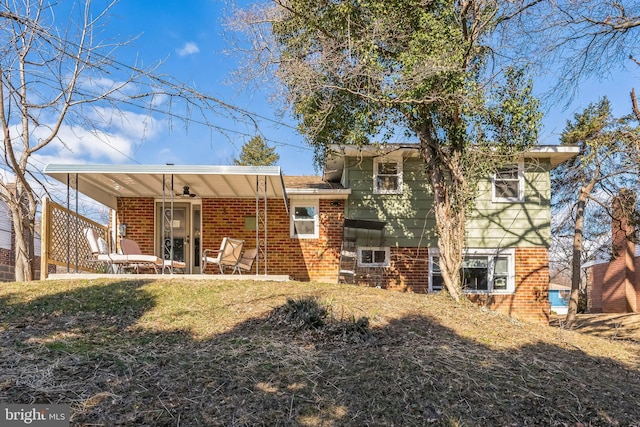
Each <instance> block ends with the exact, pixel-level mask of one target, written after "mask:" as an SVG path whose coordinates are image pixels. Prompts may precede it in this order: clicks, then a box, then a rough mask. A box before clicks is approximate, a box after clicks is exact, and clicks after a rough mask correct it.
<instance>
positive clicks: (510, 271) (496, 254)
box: [429, 249, 515, 293]
mask: <svg viewBox="0 0 640 427" xmlns="http://www.w3.org/2000/svg"><path fill="white" fill-rule="evenodd" d="M430 252H431V255H430V256H429V292H437V291H439V290H442V288H443V287H444V282H443V279H442V273H441V270H440V264H439V263H440V257H439V255H438V251H437V250H435V249H431V251H430ZM514 263H515V255H514V251H513V249H503V250H494V249H474V250H471V249H469V250H467V251H465V254H464V258H463V261H462V267H461V268H460V280H461V282H462V290H463V292H468V293H513V292H514V290H515V265H514Z"/></svg>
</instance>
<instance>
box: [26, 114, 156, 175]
mask: <svg viewBox="0 0 640 427" xmlns="http://www.w3.org/2000/svg"><path fill="white" fill-rule="evenodd" d="M86 119H87V120H88V121H89V122H90V125H89V126H91V127H88V126H87V125H85V124H83V125H79V124H75V125H63V126H62V127H61V128H60V130H59V131H58V135H57V138H56V139H55V140H54V141H52V142H51V143H50V144H49V145H48V146H47V147H45V148H43V149H42V150H40V151H39V152H38V153H34V155H32V158H33V160H34V161H35V162H37V163H39V164H40V165H44V164H47V163H64V164H69V163H87V162H90V163H129V162H131V160H132V158H133V157H134V156H135V152H136V151H137V150H138V149H139V147H140V145H141V144H142V143H144V142H145V141H149V142H150V141H153V139H155V138H156V137H158V136H159V135H161V133H162V132H163V130H164V129H165V122H164V121H162V120H156V119H154V118H153V117H151V116H149V115H147V114H137V113H132V112H127V111H121V110H117V109H112V108H95V109H94V110H93V111H91V113H89V115H88V116H87V117H86ZM49 131H50V126H40V127H38V128H37V129H36V130H35V131H34V132H33V134H32V135H31V137H32V139H33V140H38V139H41V138H44V137H46V136H47V135H48V132H49ZM34 165H35V166H36V167H38V166H37V164H34Z"/></svg>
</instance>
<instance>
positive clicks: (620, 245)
mask: <svg viewBox="0 0 640 427" xmlns="http://www.w3.org/2000/svg"><path fill="white" fill-rule="evenodd" d="M629 200H630V201H631V202H630V203H631V206H629V207H627V209H626V210H625V209H624V204H625V203H627V202H629ZM634 206H635V196H634V197H633V198H632V199H627V198H626V196H624V195H623V194H621V195H619V196H616V197H615V198H614V200H613V219H612V221H611V247H612V252H613V254H614V258H613V259H612V260H611V261H610V262H608V263H601V264H596V265H593V266H592V267H591V268H590V274H589V278H588V279H589V291H590V294H589V295H590V298H589V311H590V312H592V313H633V312H636V313H637V312H639V311H640V259H638V258H635V244H634V243H633V242H632V240H633V239H632V237H633V235H634V234H635V228H634V223H633V222H632V221H629V220H628V218H629V217H630V216H632V214H633V209H634Z"/></svg>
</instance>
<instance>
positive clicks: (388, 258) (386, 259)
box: [358, 246, 391, 267]
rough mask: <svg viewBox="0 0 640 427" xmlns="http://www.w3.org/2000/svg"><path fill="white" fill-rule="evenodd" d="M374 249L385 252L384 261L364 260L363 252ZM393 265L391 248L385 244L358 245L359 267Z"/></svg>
mask: <svg viewBox="0 0 640 427" xmlns="http://www.w3.org/2000/svg"><path fill="white" fill-rule="evenodd" d="M364 251H374V252H384V261H383V262H364V261H363V260H362V252H364ZM390 265H391V248H389V247H388V246H387V247H383V246H362V247H358V267H389V266H390Z"/></svg>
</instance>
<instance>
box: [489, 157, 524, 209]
mask: <svg viewBox="0 0 640 427" xmlns="http://www.w3.org/2000/svg"><path fill="white" fill-rule="evenodd" d="M492 187H493V189H492V191H493V201H494V202H523V201H524V163H523V162H522V161H520V162H518V163H517V164H512V165H508V166H505V167H502V168H500V169H498V170H497V171H496V173H495V175H494V176H493V186H492Z"/></svg>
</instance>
